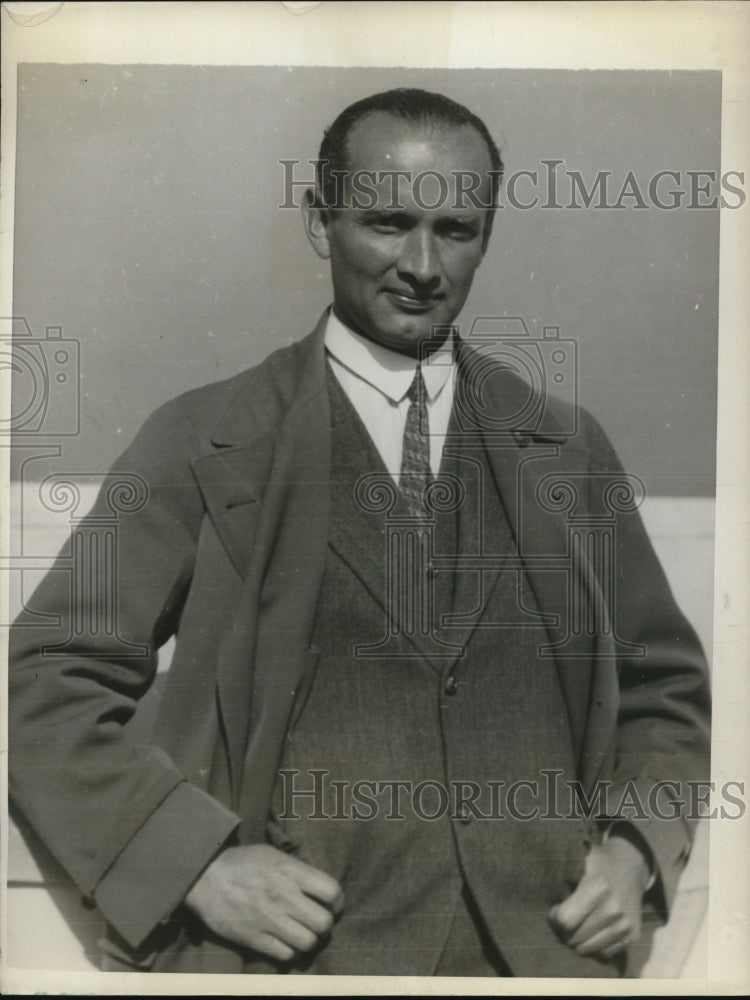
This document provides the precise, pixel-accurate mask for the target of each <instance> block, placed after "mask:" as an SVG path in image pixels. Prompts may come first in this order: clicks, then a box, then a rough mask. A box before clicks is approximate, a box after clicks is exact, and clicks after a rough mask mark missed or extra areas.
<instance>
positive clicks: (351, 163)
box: [347, 111, 492, 179]
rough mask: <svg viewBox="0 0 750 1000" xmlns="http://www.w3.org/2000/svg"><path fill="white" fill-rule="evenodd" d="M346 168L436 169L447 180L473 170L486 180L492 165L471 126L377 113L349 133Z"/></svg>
mask: <svg viewBox="0 0 750 1000" xmlns="http://www.w3.org/2000/svg"><path fill="white" fill-rule="evenodd" d="M347 168H348V169H349V171H351V172H354V171H359V170H375V171H388V170H409V171H413V172H414V173H415V174H416V173H419V172H420V171H424V170H435V171H439V172H442V173H444V174H445V175H446V179H448V177H449V176H450V175H451V174H452V173H455V172H458V171H473V172H475V173H479V174H481V175H482V177H483V178H484V177H485V176H486V173H487V171H488V170H491V169H492V162H491V160H490V154H489V150H488V149H487V144H486V143H485V141H484V139H483V138H482V136H481V135H480V134H479V132H477V130H476V129H475V128H473V127H472V126H471V125H442V124H417V123H411V122H407V121H404V120H403V119H402V118H398V117H396V116H394V115H391V114H388V113H387V112H382V111H377V112H373V113H372V114H370V115H368V116H367V117H366V118H364V119H363V120H362V121H360V122H357V124H356V125H355V126H354V127H353V128H352V130H351V132H350V133H349V138H348V142H347Z"/></svg>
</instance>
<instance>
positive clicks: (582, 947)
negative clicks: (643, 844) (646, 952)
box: [549, 835, 649, 959]
mask: <svg viewBox="0 0 750 1000" xmlns="http://www.w3.org/2000/svg"><path fill="white" fill-rule="evenodd" d="M648 881H649V868H648V863H647V861H646V858H645V857H644V855H643V854H642V853H641V851H639V850H638V848H637V847H635V845H634V844H632V843H631V842H630V841H629V840H627V839H625V838H623V837H618V836H617V835H613V836H611V837H610V838H609V840H607V841H606V842H605V843H603V844H597V845H594V846H593V847H592V848H591V850H590V852H589V854H588V856H587V858H586V870H585V872H584V875H583V878H582V879H581V881H580V882H579V883H578V886H577V887H576V889H575V891H574V892H573V893H572V894H571V895H570V896H568V898H567V899H566V900H564V901H563V902H562V903H560V904H558V905H557V906H553V907H552V909H551V910H550V912H549V918H550V921H551V922H552V925H553V927H554V928H555V929H556V930H557V932H558V933H559V935H560V937H561V938H562V940H563V941H565V943H566V944H567V945H568V946H569V947H571V948H573V949H574V950H575V951H576V952H577V953H578V954H579V955H593V956H596V957H597V958H607V959H608V958H612V957H613V956H614V955H616V954H617V953H618V952H620V951H623V950H624V948H625V947H626V946H627V945H629V944H632V943H633V942H635V941H637V940H638V938H639V937H640V936H641V901H642V898H643V893H644V891H645V889H646V887H647V884H648Z"/></svg>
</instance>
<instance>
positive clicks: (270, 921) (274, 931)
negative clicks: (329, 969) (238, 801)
mask: <svg viewBox="0 0 750 1000" xmlns="http://www.w3.org/2000/svg"><path fill="white" fill-rule="evenodd" d="M185 902H186V903H187V905H188V906H189V907H190V908H191V909H192V910H194V911H195V912H196V913H197V914H198V916H199V917H200V918H201V919H202V920H203V922H204V923H205V924H206V925H207V926H208V927H210V928H211V930H212V931H214V932H215V933H216V934H218V935H219V936H220V937H223V938H226V939H227V940H229V941H233V942H234V943H235V944H240V945H242V946H243V947H245V948H251V949H253V950H254V951H258V952H261V953H262V954H264V955H268V956H269V957H270V958H273V959H276V960H277V961H280V962H286V961H288V960H289V959H290V958H293V957H294V955H295V953H296V952H300V951H310V950H312V949H313V948H314V947H315V945H316V944H317V943H318V939H319V937H320V936H321V935H323V934H326V933H327V932H328V931H329V930H330V929H331V927H332V926H333V921H334V916H335V915H337V914H338V913H340V912H341V909H342V906H343V894H342V892H341V888H340V886H339V884H338V882H336V881H335V879H332V878H331V877H330V876H329V875H326V874H325V873H324V872H322V871H319V870H318V869H317V868H313V867H312V866H311V865H307V864H305V863H304V862H303V861H299V860H298V859H297V858H293V857H291V856H290V855H288V854H285V853H284V852H283V851H279V850H277V849H276V848H275V847H270V846H269V845H267V844H252V845H249V846H247V847H229V848H227V849H226V850H225V851H223V852H222V853H221V854H220V855H219V856H218V857H217V858H216V859H215V861H213V862H212V863H211V864H210V865H209V866H208V868H207V869H206V870H205V871H204V873H203V875H201V877H200V878H199V879H198V881H197V882H196V883H195V885H194V886H193V888H192V889H191V890H190V892H189V893H188V895H187V897H186V899H185Z"/></svg>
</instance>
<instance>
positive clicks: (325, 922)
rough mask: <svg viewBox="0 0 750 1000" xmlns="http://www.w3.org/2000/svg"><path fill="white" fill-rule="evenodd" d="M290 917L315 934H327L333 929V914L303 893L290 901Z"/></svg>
mask: <svg viewBox="0 0 750 1000" xmlns="http://www.w3.org/2000/svg"><path fill="white" fill-rule="evenodd" d="M289 916H290V917H292V918H293V919H294V920H297V921H298V922H299V923H301V924H302V925H303V926H304V927H307V928H308V929H309V930H311V931H312V932H313V933H314V934H327V933H328V932H329V931H330V929H331V928H332V927H333V913H332V912H331V911H330V910H329V909H328V908H327V907H325V906H321V905H320V904H319V903H316V902H315V900H313V899H311V898H310V897H309V896H305V895H304V893H301V892H300V893H297V894H296V895H295V897H294V898H293V899H292V900H290V902H289Z"/></svg>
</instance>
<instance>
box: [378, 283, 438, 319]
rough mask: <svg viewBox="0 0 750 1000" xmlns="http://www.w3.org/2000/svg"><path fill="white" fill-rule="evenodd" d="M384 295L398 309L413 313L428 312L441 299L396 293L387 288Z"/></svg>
mask: <svg viewBox="0 0 750 1000" xmlns="http://www.w3.org/2000/svg"><path fill="white" fill-rule="evenodd" d="M386 294H387V296H388V298H389V299H390V300H391V301H392V302H394V303H395V304H396V305H397V306H398V307H399V308H400V309H404V310H406V311H407V312H413V313H422V312H428V311H429V310H430V309H432V308H433V306H435V305H436V304H437V303H438V302H439V301H440V299H441V298H442V296H441V295H415V294H413V293H412V292H403V291H398V290H396V289H393V288H387V289H386Z"/></svg>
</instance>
